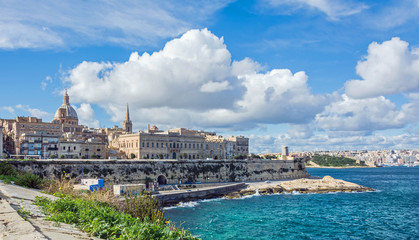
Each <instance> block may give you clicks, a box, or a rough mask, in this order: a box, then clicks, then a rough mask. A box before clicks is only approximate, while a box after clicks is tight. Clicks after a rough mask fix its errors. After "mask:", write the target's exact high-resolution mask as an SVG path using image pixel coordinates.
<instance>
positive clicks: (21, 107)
mask: <svg viewBox="0 0 419 240" xmlns="http://www.w3.org/2000/svg"><path fill="white" fill-rule="evenodd" d="M16 108H17V109H18V110H21V111H24V112H27V113H29V116H33V117H37V118H51V117H52V114H51V113H49V112H45V111H42V110H41V109H38V108H31V107H30V106H28V105H22V104H18V105H16Z"/></svg>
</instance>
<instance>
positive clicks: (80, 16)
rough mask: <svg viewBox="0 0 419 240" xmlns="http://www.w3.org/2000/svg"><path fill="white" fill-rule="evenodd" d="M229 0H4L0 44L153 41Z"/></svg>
mask: <svg viewBox="0 0 419 240" xmlns="http://www.w3.org/2000/svg"><path fill="white" fill-rule="evenodd" d="M229 2H230V0H218V1H211V2H208V1H193V2H189V1H176V2H168V1H159V0H157V1H81V0H76V1H53V0H46V1H40V2H37V1H33V2H30V1H25V2H24V3H22V2H16V1H7V0H6V1H2V4H1V5H0V12H1V15H0V33H1V34H0V48H9V49H14V48H54V47H66V46H68V45H70V46H74V45H84V44H89V43H91V42H95V43H98V42H99V43H105V44H109V43H110V44H116V45H133V46H139V45H144V44H155V42H156V41H157V40H161V39H164V38H167V37H174V36H177V35H179V34H180V33H182V32H185V31H186V30H187V29H190V28H191V27H195V26H197V25H199V24H202V23H205V22H206V21H207V19H208V18H209V17H210V16H211V15H212V14H213V13H214V12H215V11H217V10H218V9H220V8H223V7H224V6H226V5H227V4H228V3H229Z"/></svg>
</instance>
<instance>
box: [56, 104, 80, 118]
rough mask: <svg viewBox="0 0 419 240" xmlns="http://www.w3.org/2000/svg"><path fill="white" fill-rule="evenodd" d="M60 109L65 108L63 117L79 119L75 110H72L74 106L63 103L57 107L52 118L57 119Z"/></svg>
mask: <svg viewBox="0 0 419 240" xmlns="http://www.w3.org/2000/svg"><path fill="white" fill-rule="evenodd" d="M60 109H64V110H65V116H64V117H66V118H73V119H79V118H78V116H77V112H76V110H74V108H73V107H72V106H70V105H67V104H63V105H61V107H59V108H58V109H57V111H56V112H55V115H54V119H59V118H60Z"/></svg>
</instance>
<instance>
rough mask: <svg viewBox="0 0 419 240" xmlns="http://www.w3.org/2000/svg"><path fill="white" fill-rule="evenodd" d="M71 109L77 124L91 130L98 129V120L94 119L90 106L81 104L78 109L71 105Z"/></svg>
mask: <svg viewBox="0 0 419 240" xmlns="http://www.w3.org/2000/svg"><path fill="white" fill-rule="evenodd" d="M73 108H74V109H75V110H76V112H77V116H78V117H79V124H81V125H85V126H88V127H91V128H99V127H100V124H99V120H97V119H96V117H95V111H94V110H93V108H92V106H91V105H90V104H86V103H82V104H80V107H79V108H78V107H76V106H74V105H73Z"/></svg>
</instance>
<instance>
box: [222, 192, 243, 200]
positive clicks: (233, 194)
mask: <svg viewBox="0 0 419 240" xmlns="http://www.w3.org/2000/svg"><path fill="white" fill-rule="evenodd" d="M224 197H225V198H228V199H233V198H241V197H242V196H241V195H240V193H239V192H231V193H228V194H226V195H224Z"/></svg>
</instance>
